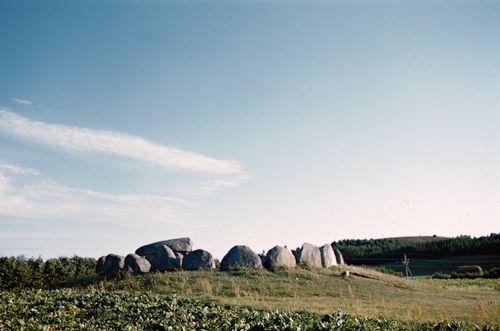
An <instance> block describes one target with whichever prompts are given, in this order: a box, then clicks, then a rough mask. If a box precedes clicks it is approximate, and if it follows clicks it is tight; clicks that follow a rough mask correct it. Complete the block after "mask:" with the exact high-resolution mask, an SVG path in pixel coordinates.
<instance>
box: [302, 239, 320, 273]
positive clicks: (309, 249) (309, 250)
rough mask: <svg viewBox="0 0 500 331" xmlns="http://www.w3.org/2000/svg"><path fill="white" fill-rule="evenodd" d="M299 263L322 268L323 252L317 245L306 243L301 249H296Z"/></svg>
mask: <svg viewBox="0 0 500 331" xmlns="http://www.w3.org/2000/svg"><path fill="white" fill-rule="evenodd" d="M295 253H296V257H297V262H298V264H299V265H303V266H309V267H312V268H321V267H322V264H321V252H320V250H319V248H318V247H317V246H314V245H313V244H309V243H304V244H303V245H302V247H301V248H300V249H297V250H296V251H295Z"/></svg>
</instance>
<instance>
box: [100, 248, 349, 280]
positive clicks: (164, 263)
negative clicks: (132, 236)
mask: <svg viewBox="0 0 500 331" xmlns="http://www.w3.org/2000/svg"><path fill="white" fill-rule="evenodd" d="M217 263H218V262H217ZM341 264H344V257H343V256H342V253H341V252H340V251H339V250H338V249H337V248H334V247H332V245H330V244H326V245H323V246H321V247H317V246H315V245H313V244H309V243H304V244H303V245H302V247H300V248H297V249H296V250H294V251H290V250H288V248H287V247H286V246H284V247H282V246H274V247H273V248H271V249H270V250H269V251H268V252H267V253H265V252H262V254H256V253H255V252H254V251H252V249H251V248H250V247H248V246H244V245H238V246H234V247H233V248H231V249H230V250H229V252H227V254H226V255H225V256H224V258H223V259H222V261H221V262H220V265H219V269H220V270H223V271H227V270H237V269H261V268H262V267H265V268H266V269H269V270H276V269H279V268H294V267H295V266H297V265H299V266H308V267H311V268H329V267H332V266H336V265H341ZM215 269H217V266H216V260H215V259H214V257H213V256H212V254H210V252H208V251H206V250H203V249H196V250H194V251H193V241H192V240H191V239H190V238H177V239H169V240H162V241H157V242H154V243H151V244H147V245H144V246H141V247H139V248H138V249H137V250H136V251H135V253H134V254H128V255H127V256H121V255H117V254H108V255H106V256H101V257H100V258H99V259H98V260H97V265H96V273H97V275H99V276H104V277H117V276H119V275H120V274H121V273H133V274H143V273H148V272H167V271H179V270H188V271H194V270H215Z"/></svg>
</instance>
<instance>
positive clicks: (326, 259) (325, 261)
mask: <svg viewBox="0 0 500 331" xmlns="http://www.w3.org/2000/svg"><path fill="white" fill-rule="evenodd" d="M319 250H320V252H321V264H322V265H323V268H329V267H331V266H334V265H337V258H336V257H335V252H334V251H333V248H332V245H330V244H325V245H323V246H321V247H320V248H319Z"/></svg>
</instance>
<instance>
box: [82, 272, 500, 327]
mask: <svg viewBox="0 0 500 331" xmlns="http://www.w3.org/2000/svg"><path fill="white" fill-rule="evenodd" d="M347 269H348V270H349V271H350V273H351V277H349V278H344V277H342V276H341V272H342V271H344V270H347ZM79 289H80V290H83V291H86V290H91V291H96V290H97V291H150V292H154V293H158V294H177V295H181V296H183V297H191V298H197V299H203V300H212V301H215V302H217V303H219V304H224V305H235V306H246V307H251V308H254V309H267V310H274V309H279V310H282V311H309V312H314V313H331V312H335V311H338V310H341V311H343V312H345V313H347V314H351V315H356V316H367V317H380V316H382V317H385V318H389V319H397V320H404V321H432V322H436V321H440V320H449V321H469V322H473V323H478V324H491V323H500V307H499V305H498V304H499V300H500V292H499V290H498V283H497V282H496V280H491V281H489V282H488V280H485V281H484V282H483V283H476V284H467V285H464V286H461V285H460V284H454V283H452V282H446V281H439V280H432V279H428V280H422V279H420V280H406V279H403V278H400V277H396V276H391V275H387V274H383V273H380V272H377V271H374V270H370V269H365V268H361V267H354V266H349V267H342V268H334V269H331V270H324V269H319V270H304V269H300V268H297V269H293V270H288V271H287V270H281V271H276V272H269V271H266V270H254V271H250V270H246V271H238V272H236V271H235V272H207V271H200V272H176V273H166V274H147V275H143V276H134V277H128V278H126V279H123V280H119V281H102V280H101V281H89V282H88V283H87V284H79Z"/></svg>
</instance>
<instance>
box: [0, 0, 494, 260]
mask: <svg viewBox="0 0 500 331" xmlns="http://www.w3.org/2000/svg"><path fill="white" fill-rule="evenodd" d="M499 231H500V2H495V1H463V2H457V1H448V2H440V1H428V2H426V1H422V2H410V1H409V2H403V1H402V2H393V1H366V2H365V1H332V2H301V1H293V2H292V1H275V2H270V1H269V2H268V1H235V2H209V1H194V2H166V1H80V0H75V1H52V0H49V1H43V2H42V1H13V0H6V1H1V2H0V255H20V254H24V255H26V256H42V257H44V258H49V257H55V256H72V255H74V254H76V255H80V256H92V257H98V256H101V255H105V254H108V253H110V252H113V253H118V254H127V253H131V252H134V251H135V249H136V248H137V247H139V246H141V245H143V244H146V243H150V242H154V241H158V240H163V239H170V238H177V237H186V236H188V237H190V238H192V239H193V241H194V246H195V248H203V249H206V250H208V251H210V252H212V253H213V254H214V255H215V256H216V257H218V258H221V257H222V256H223V255H224V254H225V253H226V252H227V251H228V250H229V249H230V248H231V247H232V246H234V245H237V244H244V245H248V246H250V247H251V248H252V249H254V250H255V251H257V252H260V251H262V250H268V249H270V248H272V247H273V246H275V245H288V247H291V248H294V247H297V246H299V245H301V244H302V243H303V242H310V243H313V244H317V245H320V244H324V243H328V242H332V241H334V240H340V239H347V238H359V239H361V238H382V237H392V236H414V235H434V234H435V235H441V236H457V235H461V234H468V235H472V236H481V235H487V234H489V233H492V232H499Z"/></svg>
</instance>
